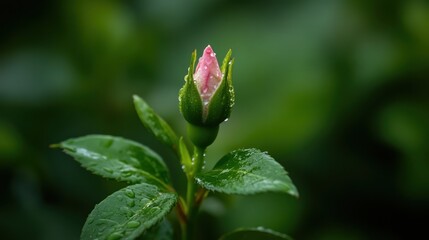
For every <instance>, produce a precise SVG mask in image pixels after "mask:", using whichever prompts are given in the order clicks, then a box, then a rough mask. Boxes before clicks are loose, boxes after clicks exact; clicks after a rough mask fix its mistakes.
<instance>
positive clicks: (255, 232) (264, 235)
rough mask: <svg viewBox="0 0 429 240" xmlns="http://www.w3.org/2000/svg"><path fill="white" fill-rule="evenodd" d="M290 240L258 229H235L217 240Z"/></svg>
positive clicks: (285, 236)
mask: <svg viewBox="0 0 429 240" xmlns="http://www.w3.org/2000/svg"><path fill="white" fill-rule="evenodd" d="M261 239H264V240H284V239H286V240H292V238H290V237H289V236H287V235H285V234H283V233H279V232H275V231H273V230H270V229H266V228H262V227H258V228H249V229H237V230H235V231H233V232H231V233H227V234H225V235H224V236H222V237H221V238H220V239H219V240H261Z"/></svg>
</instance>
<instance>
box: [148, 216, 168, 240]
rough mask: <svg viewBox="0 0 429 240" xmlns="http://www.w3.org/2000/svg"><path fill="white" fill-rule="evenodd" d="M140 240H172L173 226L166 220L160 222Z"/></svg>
mask: <svg viewBox="0 0 429 240" xmlns="http://www.w3.org/2000/svg"><path fill="white" fill-rule="evenodd" d="M140 239H142V240H172V239H173V226H171V224H170V222H169V221H168V220H167V219H164V221H162V222H160V223H159V224H158V225H156V226H153V227H152V228H151V229H149V230H148V231H147V232H146V233H145V234H144V236H143V237H141V238H140Z"/></svg>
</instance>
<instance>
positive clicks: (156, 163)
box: [58, 135, 169, 186]
mask: <svg viewBox="0 0 429 240" xmlns="http://www.w3.org/2000/svg"><path fill="white" fill-rule="evenodd" d="M58 146H59V147H61V148H63V149H64V152H66V153H67V154H69V155H71V156H72V157H74V159H76V161H78V162H80V163H81V165H82V166H83V167H84V168H86V169H88V170H89V171H91V172H93V173H94V174H97V175H100V176H103V177H106V178H110V179H115V180H118V181H126V182H131V183H139V182H150V183H153V184H157V185H158V186H165V183H168V182H169V177H168V169H167V166H166V165H165V163H164V161H163V160H162V158H161V157H160V156H159V155H158V154H156V153H155V152H153V151H152V150H150V149H149V148H148V147H146V146H143V145H141V144H139V143H137V142H134V141H131V140H127V139H123V138H120V137H113V136H107V135H88V136H84V137H80V138H73V139H69V140H66V141H64V142H62V143H60V144H59V145H58Z"/></svg>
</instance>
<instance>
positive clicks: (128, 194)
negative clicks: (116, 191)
mask: <svg viewBox="0 0 429 240" xmlns="http://www.w3.org/2000/svg"><path fill="white" fill-rule="evenodd" d="M125 195H127V196H128V197H129V198H134V197H135V196H136V195H135V193H134V191H133V190H131V189H126V190H125Z"/></svg>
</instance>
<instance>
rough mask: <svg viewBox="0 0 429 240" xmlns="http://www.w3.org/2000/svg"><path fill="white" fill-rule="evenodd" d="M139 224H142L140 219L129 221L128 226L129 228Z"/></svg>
mask: <svg viewBox="0 0 429 240" xmlns="http://www.w3.org/2000/svg"><path fill="white" fill-rule="evenodd" d="M138 226H140V222H138V221H129V222H128V223H127V227H129V228H136V227H138Z"/></svg>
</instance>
